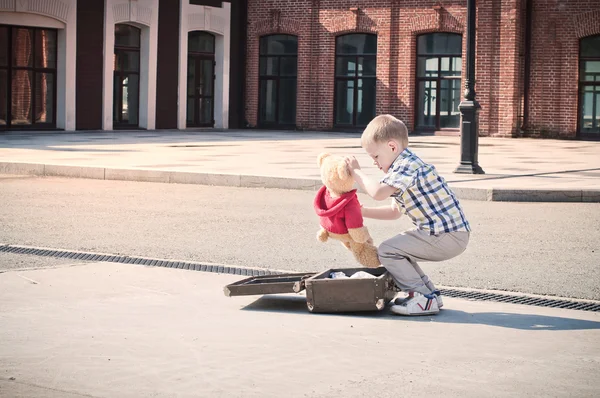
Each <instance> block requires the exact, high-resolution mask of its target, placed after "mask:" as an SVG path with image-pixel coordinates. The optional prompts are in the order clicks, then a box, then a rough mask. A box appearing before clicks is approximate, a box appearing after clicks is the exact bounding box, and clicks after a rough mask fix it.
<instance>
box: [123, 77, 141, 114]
mask: <svg viewBox="0 0 600 398" xmlns="http://www.w3.org/2000/svg"><path fill="white" fill-rule="evenodd" d="M138 79H139V76H138V75H129V76H128V77H127V78H126V79H125V81H124V83H123V122H125V121H126V120H127V122H128V123H129V124H133V125H137V124H138V108H139V107H138V95H139V81H138ZM125 115H127V117H125Z"/></svg>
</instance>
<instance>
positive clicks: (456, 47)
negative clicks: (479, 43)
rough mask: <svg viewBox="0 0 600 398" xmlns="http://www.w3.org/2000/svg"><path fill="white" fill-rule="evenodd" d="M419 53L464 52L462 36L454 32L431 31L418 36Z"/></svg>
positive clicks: (453, 53)
mask: <svg viewBox="0 0 600 398" xmlns="http://www.w3.org/2000/svg"><path fill="white" fill-rule="evenodd" d="M417 52H418V54H421V55H425V54H440V55H441V54H448V55H458V56H460V55H461V54H462V36H461V35H458V34H454V33H430V34H426V35H421V36H419V37H418V38H417Z"/></svg>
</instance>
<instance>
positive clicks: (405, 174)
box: [346, 115, 471, 315]
mask: <svg viewBox="0 0 600 398" xmlns="http://www.w3.org/2000/svg"><path fill="white" fill-rule="evenodd" d="M361 144H362V147H363V149H364V150H365V151H366V152H367V154H368V155H369V156H370V157H371V158H372V159H373V164H374V165H375V166H377V167H378V168H379V169H380V170H381V171H383V172H384V173H386V174H385V176H384V177H383V178H382V179H381V180H380V181H375V180H373V179H371V178H369V177H367V176H366V175H365V174H364V172H363V171H362V170H361V168H360V165H359V163H358V161H357V160H356V158H354V156H352V157H346V164H347V165H348V168H349V169H350V171H351V173H352V175H353V176H354V178H355V180H356V182H357V183H358V184H359V185H360V187H361V188H362V189H363V190H364V191H365V192H366V193H367V194H368V195H369V196H371V197H372V198H373V199H375V200H385V199H387V198H388V197H390V196H391V197H392V198H393V200H392V204H391V206H383V207H371V208H369V207H363V208H362V214H363V217H366V218H374V219H379V220H396V219H398V218H400V216H401V215H402V213H406V215H407V216H408V217H410V219H411V220H412V222H413V224H414V225H415V226H416V229H414V230H411V231H406V232H403V233H401V234H399V235H396V236H394V237H392V238H390V239H388V240H386V241H384V242H382V243H381V245H380V246H379V248H378V251H377V253H378V255H379V260H380V261H381V264H382V265H383V266H384V267H385V268H386V269H387V270H388V271H389V272H390V274H392V276H393V277H394V280H395V281H396V285H397V286H398V288H400V290H402V291H405V292H408V297H407V298H405V299H402V300H401V299H396V301H394V305H392V307H391V311H392V312H394V313H395V314H399V315H428V314H437V313H438V312H439V309H440V308H441V307H442V306H443V302H442V297H441V295H440V292H439V290H436V288H435V286H434V285H433V283H432V282H431V281H430V280H429V278H428V277H427V275H425V274H424V273H423V271H422V270H421V267H419V265H418V263H417V261H443V260H448V259H450V258H452V257H455V256H457V255H459V254H461V253H462V252H463V251H464V250H465V249H466V247H467V243H468V242H469V233H470V231H471V228H470V227H469V223H468V221H467V219H466V217H465V215H464V213H463V211H462V208H461V207H460V204H459V202H458V199H457V198H456V196H455V195H454V193H453V192H452V191H451V190H450V188H449V187H448V185H447V184H446V182H445V180H444V179H443V178H442V177H440V176H439V175H438V174H437V171H436V170H435V167H433V166H432V165H430V164H427V163H425V162H423V161H422V160H421V159H420V158H419V157H418V156H417V155H415V154H414V153H413V152H412V151H411V150H410V149H408V130H407V128H406V126H405V125H404V123H402V122H401V121H400V120H398V119H396V118H395V117H393V116H391V115H380V116H377V117H376V118H375V119H373V120H372V121H371V122H370V123H369V125H368V126H367V128H366V129H365V131H364V132H363V134H362V137H361Z"/></svg>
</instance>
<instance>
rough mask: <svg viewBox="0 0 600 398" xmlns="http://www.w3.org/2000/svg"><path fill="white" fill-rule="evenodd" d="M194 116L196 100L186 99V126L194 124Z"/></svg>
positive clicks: (192, 98)
mask: <svg viewBox="0 0 600 398" xmlns="http://www.w3.org/2000/svg"><path fill="white" fill-rule="evenodd" d="M195 115H196V100H195V99H194V97H188V100H187V114H186V122H187V124H189V125H193V124H195V123H196V119H195Z"/></svg>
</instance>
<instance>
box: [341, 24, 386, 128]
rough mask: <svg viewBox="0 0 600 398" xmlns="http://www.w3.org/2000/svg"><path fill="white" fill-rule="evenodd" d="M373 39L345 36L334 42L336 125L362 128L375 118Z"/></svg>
mask: <svg viewBox="0 0 600 398" xmlns="http://www.w3.org/2000/svg"><path fill="white" fill-rule="evenodd" d="M376 84H377V36H376V35H372V34H362V33H361V34H359V33H357V34H349V35H343V36H338V37H337V39H336V42H335V100H334V101H335V120H334V124H335V125H336V126H340V127H343V126H366V125H367V124H369V122H370V121H371V120H372V119H373V118H374V117H375V98H376Z"/></svg>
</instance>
